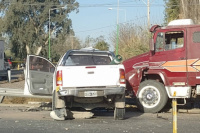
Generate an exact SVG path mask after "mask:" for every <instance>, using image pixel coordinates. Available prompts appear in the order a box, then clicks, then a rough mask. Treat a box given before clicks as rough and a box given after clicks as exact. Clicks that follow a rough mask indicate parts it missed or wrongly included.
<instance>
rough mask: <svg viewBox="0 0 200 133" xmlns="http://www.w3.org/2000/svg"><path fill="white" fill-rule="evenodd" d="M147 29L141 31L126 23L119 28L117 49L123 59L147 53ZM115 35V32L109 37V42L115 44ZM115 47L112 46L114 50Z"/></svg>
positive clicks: (139, 28)
mask: <svg viewBox="0 0 200 133" xmlns="http://www.w3.org/2000/svg"><path fill="white" fill-rule="evenodd" d="M146 29H148V28H147V27H144V29H142V28H141V27H137V26H135V25H134V24H131V23H129V24H128V23H127V24H125V25H124V24H121V25H120V26H119V46H118V47H119V49H118V53H119V55H121V56H122V57H123V59H124V60H125V59H128V58H130V57H133V56H136V55H139V54H142V53H145V52H147V51H149V38H150V36H149V32H148V31H147V30H146ZM116 40H117V35H116V31H114V32H113V34H112V36H111V41H112V42H113V44H116ZM115 47H116V46H115V45H114V48H115Z"/></svg>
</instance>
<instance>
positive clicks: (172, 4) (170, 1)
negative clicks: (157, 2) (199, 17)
mask: <svg viewBox="0 0 200 133" xmlns="http://www.w3.org/2000/svg"><path fill="white" fill-rule="evenodd" d="M165 4H166V6H165V13H166V14H165V22H166V24H167V23H169V22H170V21H172V20H174V19H178V18H180V17H179V15H180V6H179V5H180V0H165Z"/></svg>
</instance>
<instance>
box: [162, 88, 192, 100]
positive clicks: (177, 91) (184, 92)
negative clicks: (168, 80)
mask: <svg viewBox="0 0 200 133" xmlns="http://www.w3.org/2000/svg"><path fill="white" fill-rule="evenodd" d="M165 88H166V90H167V94H168V96H169V98H190V95H191V87H190V86H187V87H185V86H184V87H171V86H166V87H165Z"/></svg>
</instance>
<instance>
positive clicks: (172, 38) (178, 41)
mask: <svg viewBox="0 0 200 133" xmlns="http://www.w3.org/2000/svg"><path fill="white" fill-rule="evenodd" d="M183 44H184V34H183V31H178V32H166V33H165V51H167V50H172V49H177V48H182V47H183Z"/></svg>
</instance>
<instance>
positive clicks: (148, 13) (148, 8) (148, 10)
mask: <svg viewBox="0 0 200 133" xmlns="http://www.w3.org/2000/svg"><path fill="white" fill-rule="evenodd" d="M147 21H148V29H149V28H150V5H149V0H147Z"/></svg>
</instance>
